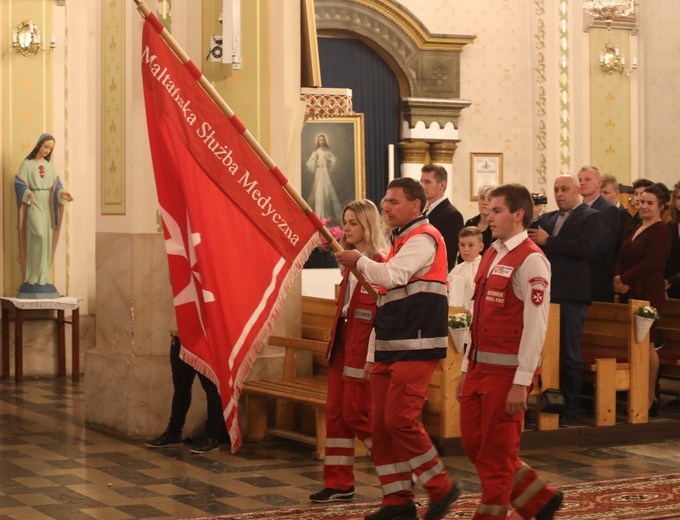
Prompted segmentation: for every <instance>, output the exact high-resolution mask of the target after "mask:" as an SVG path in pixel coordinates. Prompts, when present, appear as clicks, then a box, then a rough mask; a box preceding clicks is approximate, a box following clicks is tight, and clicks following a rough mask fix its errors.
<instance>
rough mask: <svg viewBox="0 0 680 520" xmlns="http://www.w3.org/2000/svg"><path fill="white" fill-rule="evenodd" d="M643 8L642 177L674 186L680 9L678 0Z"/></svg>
mask: <svg viewBox="0 0 680 520" xmlns="http://www.w3.org/2000/svg"><path fill="white" fill-rule="evenodd" d="M640 4H641V5H640V11H641V16H640V20H641V27H640V38H642V39H643V40H644V51H643V52H642V53H641V54H640V60H639V67H640V69H641V70H640V72H641V73H642V76H639V79H638V81H640V82H641V85H640V88H641V89H642V90H643V92H644V136H643V139H642V143H643V147H644V152H643V153H644V157H643V161H644V163H643V164H644V170H641V171H640V175H641V176H643V177H649V178H651V179H653V180H658V181H661V182H664V183H666V184H667V185H669V186H672V185H673V184H675V183H676V182H678V181H680V173H679V172H678V168H677V165H678V164H680V147H679V146H678V136H680V96H678V92H680V60H678V52H680V39H679V38H678V27H680V9H678V2H677V0H654V1H647V2H640ZM641 48H642V47H641ZM640 72H638V73H637V74H640ZM642 80H644V82H642Z"/></svg>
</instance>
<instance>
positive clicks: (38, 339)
mask: <svg viewBox="0 0 680 520" xmlns="http://www.w3.org/2000/svg"><path fill="white" fill-rule="evenodd" d="M0 301H1V302H2V377H3V379H7V378H9V376H10V341H9V339H10V334H9V329H10V327H9V321H10V311H13V312H14V380H15V381H16V382H17V383H21V382H22V381H23V378H24V346H26V352H27V358H28V359H27V361H28V363H27V366H28V367H29V368H30V372H29V375H45V374H44V373H43V370H45V369H46V368H47V367H45V366H44V362H45V359H47V361H48V363H49V361H50V358H49V357H47V358H46V357H45V356H34V355H33V354H34V353H36V352H38V351H40V350H41V347H45V346H46V344H47V345H53V344H54V341H50V340H49V339H48V338H49V337H50V336H51V338H52V340H54V339H55V338H56V344H57V349H56V351H57V356H56V360H57V374H58V375H59V376H60V377H65V376H66V324H67V323H70V324H71V325H72V327H71V328H72V331H71V367H72V368H71V377H72V378H73V381H78V379H79V377H80V313H79V306H80V300H78V298H70V297H62V298H55V299H49V300H38V299H33V300H26V299H23V298H0ZM69 310H70V311H71V321H66V318H65V312H66V311H69ZM54 311H56V313H57V318H56V326H55V319H54ZM31 316H32V317H33V318H38V319H30V317H31ZM25 321H26V322H28V324H29V325H30V327H27V334H26V337H25V338H24V323H25ZM55 331H56V335H55ZM52 359H53V358H52ZM41 365H42V367H41V368H42V369H40V368H39V367H40V366H41ZM48 372H49V373H50V374H53V373H54V369H52V370H49V371H48Z"/></svg>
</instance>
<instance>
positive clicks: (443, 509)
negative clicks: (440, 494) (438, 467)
mask: <svg viewBox="0 0 680 520" xmlns="http://www.w3.org/2000/svg"><path fill="white" fill-rule="evenodd" d="M459 496H460V488H459V487H458V484H456V483H455V482H454V484H453V486H452V487H451V491H449V493H448V495H446V496H445V497H444V498H442V499H441V500H437V501H436V502H430V506H429V507H428V508H427V512H426V513H425V517H424V518H425V520H439V519H440V518H444V517H445V516H446V513H448V512H449V509H451V506H452V505H453V503H454V502H455V501H456V500H458V497H459Z"/></svg>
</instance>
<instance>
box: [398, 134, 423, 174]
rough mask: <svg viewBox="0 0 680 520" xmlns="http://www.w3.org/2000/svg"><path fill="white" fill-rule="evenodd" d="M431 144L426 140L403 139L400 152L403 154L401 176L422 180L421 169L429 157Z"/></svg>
mask: <svg viewBox="0 0 680 520" xmlns="http://www.w3.org/2000/svg"><path fill="white" fill-rule="evenodd" d="M429 149H430V145H429V144H428V143H426V142H425V141H411V140H409V141H401V142H400V143H399V154H400V156H401V176H402V177H411V178H412V179H416V180H420V173H421V172H420V169H421V168H422V166H423V164H425V160H426V158H427V152H428V151H429Z"/></svg>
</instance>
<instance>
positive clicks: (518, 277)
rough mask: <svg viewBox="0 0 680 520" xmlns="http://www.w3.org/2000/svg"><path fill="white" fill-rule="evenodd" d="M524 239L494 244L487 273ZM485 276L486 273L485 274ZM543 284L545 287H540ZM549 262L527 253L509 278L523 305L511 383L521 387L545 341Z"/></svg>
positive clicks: (523, 234) (531, 374)
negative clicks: (537, 294) (538, 298)
mask: <svg viewBox="0 0 680 520" xmlns="http://www.w3.org/2000/svg"><path fill="white" fill-rule="evenodd" d="M527 237H528V234H527V232H526V231H522V232H521V233H519V234H517V235H515V236H514V237H512V238H509V239H508V240H506V241H505V242H501V241H500V240H496V241H495V242H494V243H493V244H491V247H493V248H494V249H495V250H496V251H498V254H497V255H496V258H495V259H494V262H493V263H492V265H491V267H490V269H489V272H491V269H493V268H494V267H495V266H496V265H497V264H498V263H500V261H501V260H502V259H503V257H504V256H505V255H507V254H508V253H509V252H510V251H512V250H513V249H515V248H516V247H517V246H518V245H519V244H520V243H521V242H522V241H524V240H525V239H526V238H527ZM487 276H488V273H487ZM544 283H545V285H544ZM549 284H550V262H548V259H547V258H546V257H545V256H544V255H543V254H541V253H531V254H530V255H529V256H527V257H526V258H525V259H524V262H522V264H521V265H520V266H519V267H518V268H517V269H516V270H515V272H514V273H513V275H512V290H513V291H515V295H516V296H517V298H519V300H521V301H523V302H524V314H523V321H524V329H523V330H522V338H521V339H520V342H519V352H518V354H517V358H518V361H519V365H518V367H517V369H516V371H515V378H514V380H513V383H514V384H516V385H521V386H529V385H530V384H531V381H532V380H533V377H534V373H535V372H536V367H537V366H538V363H539V361H540V359H541V350H543V342H544V341H545V332H546V328H547V326H548V310H549V308H550V286H549ZM533 290H541V291H543V300H542V302H541V303H540V305H535V304H533V303H532V300H531V296H532V291H533ZM469 352H470V349H468V350H467V352H466V353H465V358H464V359H463V364H462V366H461V371H462V372H463V373H466V372H467V368H468V364H469V360H468V358H467V356H468V354H469Z"/></svg>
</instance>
